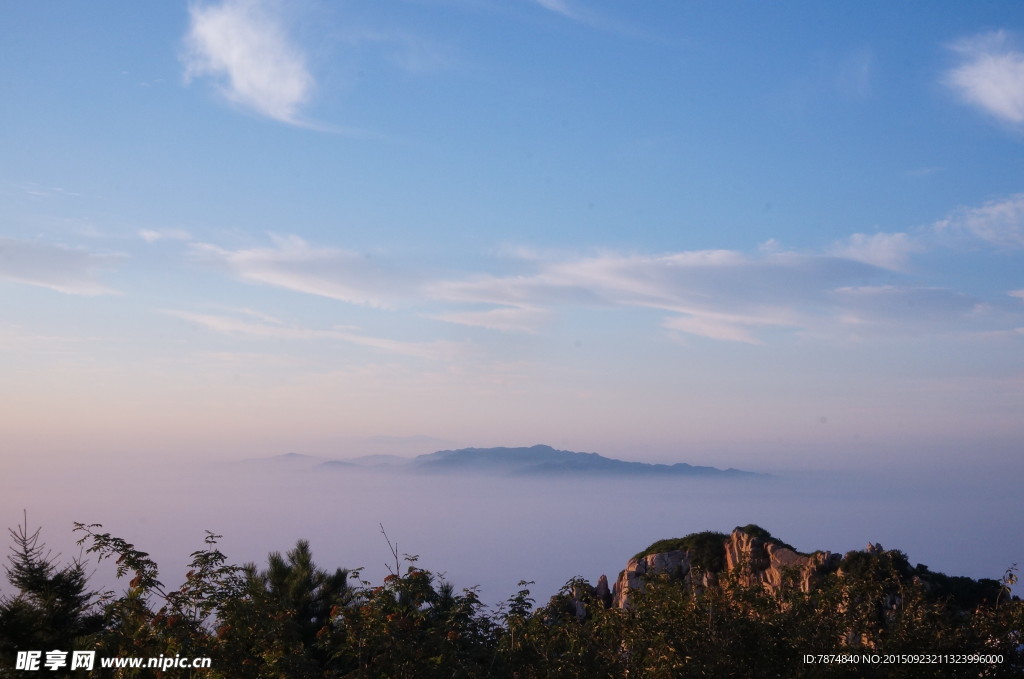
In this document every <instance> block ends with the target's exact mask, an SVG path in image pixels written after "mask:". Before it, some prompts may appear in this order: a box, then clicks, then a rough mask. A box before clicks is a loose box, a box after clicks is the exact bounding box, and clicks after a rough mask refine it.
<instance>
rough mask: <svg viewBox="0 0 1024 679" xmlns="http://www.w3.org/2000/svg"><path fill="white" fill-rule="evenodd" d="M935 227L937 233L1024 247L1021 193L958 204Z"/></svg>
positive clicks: (1023, 216) (998, 245)
mask: <svg viewBox="0 0 1024 679" xmlns="http://www.w3.org/2000/svg"><path fill="white" fill-rule="evenodd" d="M934 229H935V231H936V232H937V233H938V234H939V235H951V236H958V237H965V236H966V237H973V238H977V239H980V240H982V241H984V242H986V243H988V244H990V245H994V246H996V247H999V248H1006V249H1017V248H1024V193H1018V194H1015V195H1013V196H1010V197H1009V198H1004V199H1002V200H995V201H991V202H988V203H985V204H984V205H982V206H981V207H961V208H958V209H957V210H955V211H954V212H953V213H952V214H951V215H950V216H949V217H947V218H945V219H942V220H940V221H938V222H936V223H935V225H934Z"/></svg>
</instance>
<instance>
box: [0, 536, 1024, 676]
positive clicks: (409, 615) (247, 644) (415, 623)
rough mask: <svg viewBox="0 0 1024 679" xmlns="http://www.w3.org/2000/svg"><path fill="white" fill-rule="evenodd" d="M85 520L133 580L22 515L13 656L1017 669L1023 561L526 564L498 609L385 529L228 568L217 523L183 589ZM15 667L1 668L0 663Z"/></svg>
mask: <svg viewBox="0 0 1024 679" xmlns="http://www.w3.org/2000/svg"><path fill="white" fill-rule="evenodd" d="M77 530H78V531H80V532H81V533H82V534H83V537H82V544H83V546H85V547H86V548H87V553H90V554H92V555H94V556H95V557H96V558H97V559H99V560H100V561H104V562H105V561H107V560H110V561H112V562H113V565H114V567H115V572H116V574H117V575H118V577H121V578H123V579H124V580H126V581H127V584H126V587H125V589H124V590H123V591H122V592H121V593H120V594H114V593H113V592H108V593H105V594H103V595H96V594H92V593H90V592H89V591H88V587H87V584H88V583H87V580H88V579H87V577H86V574H85V572H84V570H83V565H82V563H81V562H80V561H74V562H71V563H70V564H67V565H64V566H60V565H58V564H57V563H56V561H55V559H54V558H53V557H51V556H50V555H49V554H48V553H47V552H46V551H45V548H44V547H43V545H42V544H41V542H40V538H39V531H36V532H35V533H29V531H28V528H27V524H26V525H25V526H23V527H20V528H19V529H18V530H12V531H11V536H12V541H13V547H12V550H11V555H10V556H9V559H8V560H9V565H8V567H7V576H8V580H9V581H10V582H11V584H12V585H13V586H14V587H15V588H16V589H17V591H18V593H17V594H15V595H14V596H8V597H6V598H4V599H3V600H2V601H0V650H2V652H3V653H4V654H5V657H4V659H3V660H2V662H4V663H6V662H7V659H8V658H11V657H13V654H14V651H15V650H18V649H26V648H29V649H48V648H64V649H66V650H71V649H95V650H97V651H98V654H99V655H103V656H133V657H139V656H150V657H156V656H159V655H164V656H174V655H181V656H190V657H197V656H200V657H202V656H208V657H210V658H212V664H213V666H212V668H211V669H209V670H202V671H196V672H194V673H193V674H188V672H187V671H184V672H181V673H179V674H178V675H176V676H204V677H232V678H241V679H248V678H252V679H257V678H259V679H263V678H269V679H274V678H280V679H284V678H285V677H287V678H299V679H304V678H310V679H312V678H327V677H332V678H349V679H375V678H385V677H387V678H389V679H391V678H396V679H402V678H413V677H415V678H417V679H420V678H423V679H434V678H437V679H440V678H442V677H444V678H446V679H447V678H451V677H455V678H459V679H473V678H476V677H496V678H498V679H502V678H508V679H512V678H516V679H540V678H542V677H543V678H552V677H555V678H561V677H565V678H574V677H580V678H582V677H587V678H591V677H598V678H600V677H607V678H612V677H615V678H619V677H627V676H628V677H642V678H645V679H662V678H666V679H667V678H676V677H678V678H686V677H767V678H771V677H807V678H815V677H917V676H936V677H961V676H964V677H966V676H971V677H978V676H985V677H1001V676H1019V675H1020V674H1021V672H1022V671H1024V650H1022V649H1024V646H1022V642H1024V640H1022V637H1021V630H1024V605H1022V602H1021V601H1020V600H1019V599H1016V598H1013V597H1011V596H1009V594H1008V591H1009V590H1008V588H1009V586H1010V585H1011V584H1012V582H1013V580H1014V579H1015V578H1016V570H1015V568H1013V567H1011V569H1009V570H1008V571H1007V573H1006V575H1005V576H1004V578H1003V579H1002V580H1001V581H971V580H969V579H958V578H948V577H947V576H942V577H936V576H938V575H941V574H935V573H932V572H931V571H928V569H927V568H925V567H924V566H921V565H918V566H917V567H911V566H910V565H909V562H908V561H907V558H906V556H905V555H904V554H902V553H901V552H898V551H896V550H892V551H882V550H880V549H877V550H873V551H868V552H853V553H851V554H849V555H847V556H846V557H845V558H844V559H843V561H842V563H841V565H840V568H839V569H838V570H836V571H834V572H832V573H830V574H828V575H827V576H825V577H824V579H823V580H822V581H821V582H820V583H819V584H818V585H817V586H816V587H815V588H814V589H813V590H812V591H810V592H804V591H801V589H800V587H798V586H796V578H798V575H799V574H798V573H795V572H793V573H787V574H786V577H788V578H791V579H792V580H793V582H791V583H789V585H788V586H783V587H781V588H776V589H774V590H769V589H767V588H765V587H763V586H762V585H760V584H756V583H755V584H746V583H749V579H745V578H744V577H743V574H742V570H741V569H737V570H736V571H734V572H729V571H725V570H722V568H724V566H722V568H719V569H718V570H717V573H716V578H715V579H714V584H713V585H711V586H707V585H706V583H705V584H703V585H700V586H698V585H696V584H694V581H692V580H686V579H680V578H670V577H667V576H655V577H652V578H650V579H649V580H648V581H647V582H646V584H645V587H644V588H643V589H642V590H638V591H635V592H634V593H633V594H631V596H632V597H633V598H632V599H631V604H630V606H629V607H628V608H627V609H618V608H614V607H609V606H608V605H607V603H606V601H604V600H602V599H600V598H599V597H598V596H597V593H596V591H595V589H594V588H593V587H591V586H590V585H589V583H587V582H586V581H584V580H583V579H580V578H576V579H573V580H570V581H569V582H567V583H566V585H565V586H564V587H563V588H562V589H561V591H560V592H558V593H557V594H556V595H555V596H553V597H552V598H551V599H550V600H548V601H547V602H546V603H545V604H544V605H541V606H537V605H536V603H537V602H536V600H535V599H534V597H533V594H532V593H531V591H530V588H529V587H530V584H531V583H527V582H521V583H519V590H518V591H517V592H516V594H514V595H513V596H512V597H510V598H509V599H508V601H506V602H505V604H503V605H501V606H499V607H497V608H496V609H493V610H489V609H487V608H486V607H484V606H483V605H482V604H481V602H480V599H479V597H478V595H477V592H476V591H475V590H474V589H467V590H462V591H461V592H457V591H456V590H455V588H454V587H453V586H452V585H451V584H450V583H447V582H445V580H444V578H443V577H441V576H439V575H437V574H435V573H432V572H431V571H428V570H426V569H424V568H422V567H421V566H420V565H419V562H418V558H417V557H416V556H412V555H405V556H404V557H400V556H399V553H398V549H397V545H394V544H392V543H391V541H390V540H388V546H389V548H390V549H391V552H392V557H393V558H394V567H393V568H389V570H390V573H389V575H388V576H387V577H385V578H384V580H383V582H381V583H379V584H375V583H372V582H369V581H367V580H364V579H363V577H362V574H361V571H359V570H354V571H347V570H345V569H335V570H333V571H329V570H326V569H323V568H321V567H319V566H318V565H317V564H316V563H315V561H314V559H313V554H312V550H311V548H310V545H309V543H308V542H306V541H302V540H300V541H299V542H297V543H296V545H295V547H294V548H293V549H291V550H289V551H287V552H286V553H284V554H281V553H278V552H274V553H272V554H270V555H269V556H268V558H267V563H266V566H265V567H258V566H257V565H255V564H247V565H244V566H235V565H232V564H230V563H229V562H228V560H227V559H226V557H225V556H224V555H223V554H222V553H221V552H220V551H219V549H218V548H217V540H218V537H219V536H216V535H213V534H208V535H207V536H206V539H205V544H204V546H203V547H202V548H201V549H199V550H197V551H195V552H193V553H192V555H191V558H190V560H189V563H188V572H187V574H186V576H185V581H184V582H183V583H182V584H181V585H180V586H179V587H177V588H176V589H171V588H169V587H166V586H165V585H164V584H163V582H162V581H161V576H160V574H159V571H158V568H157V565H156V563H154V562H153V560H152V559H151V558H150V557H149V555H148V554H147V553H145V552H143V551H141V550H139V549H138V548H136V547H135V546H134V545H132V544H130V543H128V542H126V541H124V540H123V539H120V538H117V537H115V536H112V535H111V534H109V533H105V532H102V531H101V527H100V526H96V525H93V526H85V525H78V526H77ZM382 530H383V529H382ZM717 535H718V536H720V535H721V534H717ZM385 537H386V536H385ZM718 539H719V538H718V537H716V534H712V533H702V534H697V536H696V537H694V536H688V542H686V544H685V545H683V544H682V543H680V544H679V545H676V546H675V547H674V548H685V549H687V550H690V551H695V550H705V551H706V552H707V553H706V554H705V556H706V557H707V558H706V559H705V562H704V563H703V564H702V566H701V567H702V568H703V569H709V570H715V569H714V567H715V566H716V565H720V564H719V563H718V562H717V561H715V560H714V559H713V558H712V557H713V556H714V555H715V554H716V552H715V542H716V541H717V540H718ZM684 540H685V539H684ZM658 544H661V543H656V545H658ZM673 544H674V543H673ZM666 545H668V543H665V544H663V545H661V546H662V547H664V546H666ZM668 546H669V547H672V546H673V545H668ZM653 547H654V546H652V548H653ZM972 583H973V584H972ZM842 653H874V654H920V653H956V654H964V653H983V654H991V655H999V656H1001V657H1002V658H1003V661H1002V662H1001V663H998V664H993V665H985V666H979V665H974V664H967V665H953V664H942V665H929V666H927V667H926V669H925V670H923V669H922V667H923V666H921V665H913V664H906V665H887V666H881V665H871V664H864V663H860V664H842V663H833V664H828V665H825V664H811V663H805V662H804V656H805V655H806V654H812V655H813V654H842ZM4 672H7V673H8V674H4ZM116 672H118V673H119V674H115V675H113V676H122V677H131V676H140V677H141V676H146V677H149V676H159V675H158V674H154V673H153V671H152V670H145V669H144V670H131V669H122V670H117V671H116ZM9 674H10V671H9V670H6V669H0V676H8V675H9ZM11 676H13V675H11Z"/></svg>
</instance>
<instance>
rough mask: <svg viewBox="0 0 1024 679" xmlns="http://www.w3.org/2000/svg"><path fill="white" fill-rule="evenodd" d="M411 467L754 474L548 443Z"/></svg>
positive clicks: (466, 452)
mask: <svg viewBox="0 0 1024 679" xmlns="http://www.w3.org/2000/svg"><path fill="white" fill-rule="evenodd" d="M411 467H412V469H415V470H416V471H419V472H430V473H444V472H473V473H491V474H506V475H507V474H512V475H542V476H554V475H559V476H562V475H564V476H576V475H588V476H590V475H600V476H625V475H629V476H639V475H643V476H757V475H756V474H754V473H753V472H746V471H740V470H738V469H731V468H730V469H717V468H715V467H701V466H694V465H691V464H686V463H685V462H679V463H677V464H671V465H669V464H649V463H646V462H627V461H625V460H616V459H614V458H610V457H604V456H602V455H598V454H597V453H576V452H572V451H569V450H556V449H555V448H552V447H551V446H545V445H536V446H531V447H529V448H461V449H459V450H440V451H438V452H436V453H429V454H427V455H420V456H419V457H416V458H415V459H413V460H412V463H411Z"/></svg>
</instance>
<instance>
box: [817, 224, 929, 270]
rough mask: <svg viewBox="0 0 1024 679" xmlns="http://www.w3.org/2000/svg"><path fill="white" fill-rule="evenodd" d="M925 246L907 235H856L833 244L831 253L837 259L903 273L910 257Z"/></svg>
mask: <svg viewBox="0 0 1024 679" xmlns="http://www.w3.org/2000/svg"><path fill="white" fill-rule="evenodd" d="M924 249H925V248H924V245H923V244H922V243H921V242H920V241H919V240H918V239H915V238H913V237H911V236H910V235H908V234H906V233H875V234H871V235H868V234H864V233H855V234H853V235H852V236H850V237H849V238H847V239H846V240H844V241H840V242H837V243H835V244H833V246H832V248H831V249H830V250H829V252H830V253H831V254H833V255H835V256H836V257H842V258H844V259H851V260H853V261H855V262H863V263H865V264H870V265H871V266H877V267H880V268H882V269H891V270H893V271H901V270H902V269H903V268H904V267H905V266H906V264H907V260H908V259H909V257H910V255H912V254H913V253H915V252H921V251H922V250H924Z"/></svg>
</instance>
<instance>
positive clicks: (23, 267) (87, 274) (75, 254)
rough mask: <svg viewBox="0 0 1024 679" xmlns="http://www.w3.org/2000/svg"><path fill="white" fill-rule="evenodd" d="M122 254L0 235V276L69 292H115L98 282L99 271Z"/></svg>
mask: <svg viewBox="0 0 1024 679" xmlns="http://www.w3.org/2000/svg"><path fill="white" fill-rule="evenodd" d="M122 257H123V255H118V254H103V253H98V252H90V251H88V250H84V249H81V248H71V247H67V246H64V245H57V244H53V243H45V242H40V241H26V240H15V239H13V238H0V280H7V281H13V282H16V283H27V284H28V285H37V286H39V287H43V288H49V289H51V290H56V291H58V292H63V293H66V294H69V295H104V294H112V293H114V292H115V291H114V290H112V289H111V288H108V287H107V286H105V285H103V284H102V283H100V282H99V278H100V274H101V273H102V272H103V271H105V270H107V269H110V268H112V267H113V265H114V263H115V262H116V261H118V260H119V259H121V258H122Z"/></svg>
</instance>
